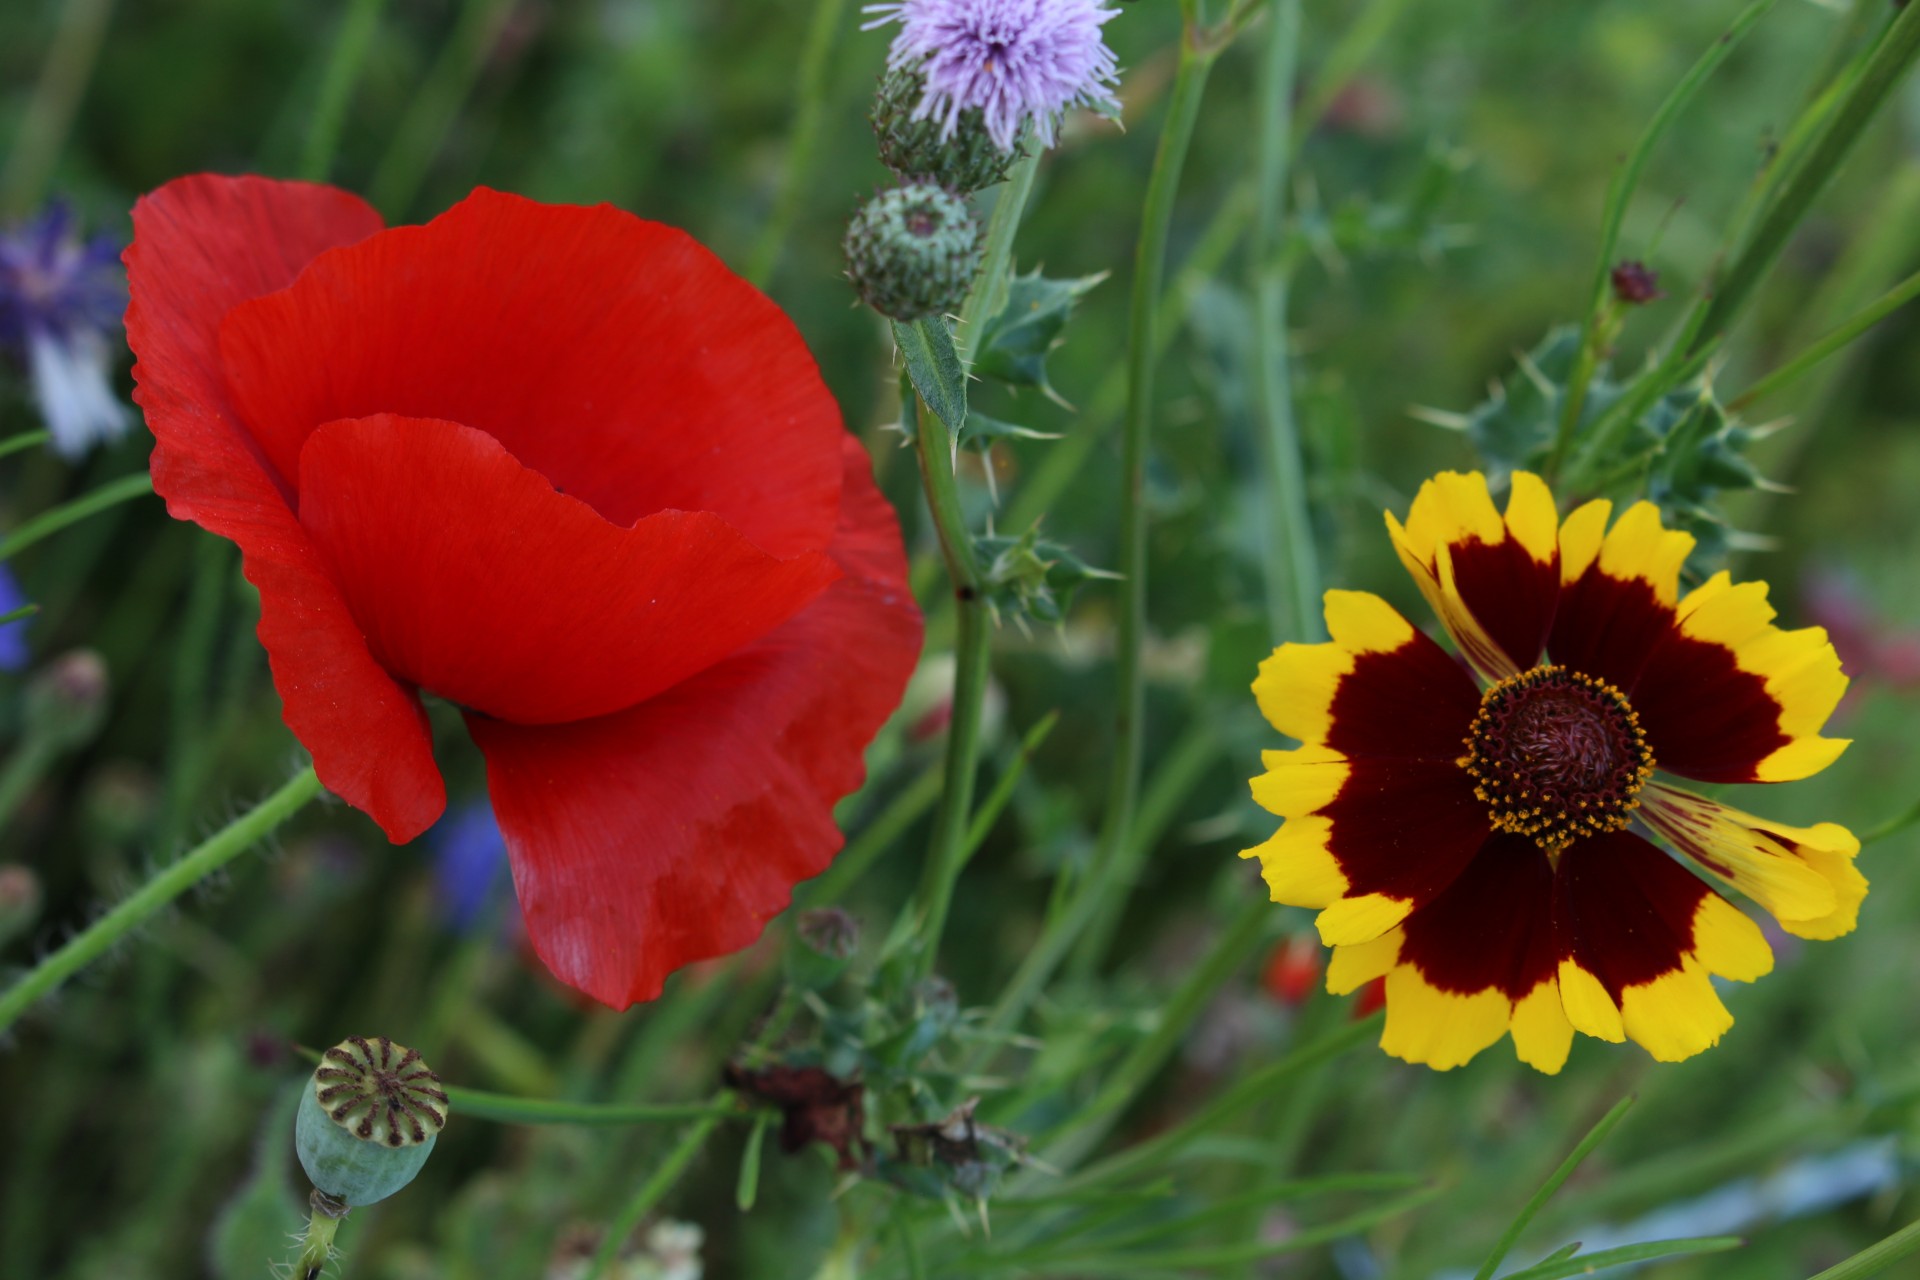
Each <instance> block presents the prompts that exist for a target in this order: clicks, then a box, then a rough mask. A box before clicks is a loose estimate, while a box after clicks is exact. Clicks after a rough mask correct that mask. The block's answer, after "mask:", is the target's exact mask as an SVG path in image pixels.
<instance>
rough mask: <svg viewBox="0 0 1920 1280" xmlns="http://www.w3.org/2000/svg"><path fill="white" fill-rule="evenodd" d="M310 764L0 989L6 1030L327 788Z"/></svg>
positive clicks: (0, 1017) (0, 1027)
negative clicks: (39, 1001)
mask: <svg viewBox="0 0 1920 1280" xmlns="http://www.w3.org/2000/svg"><path fill="white" fill-rule="evenodd" d="M321 790H322V788H321V786H320V779H319V778H318V777H316V776H315V774H314V771H313V766H312V765H308V766H307V767H306V768H304V769H302V770H300V772H298V773H296V774H294V775H293V777H292V778H290V779H288V780H287V782H286V783H285V784H284V785H283V786H281V788H280V789H279V790H278V791H276V792H274V793H273V794H272V795H270V796H268V797H267V798H266V799H265V800H262V801H261V802H260V803H259V804H258V805H256V806H254V808H253V810H252V811H251V812H250V813H246V814H243V815H242V816H240V817H239V818H236V819H234V821H233V822H231V823H229V824H228V825H227V826H226V827H225V828H224V829H223V830H221V831H220V832H218V833H217V834H215V835H214V836H213V837H211V838H210V839H208V840H206V841H205V842H203V843H202V844H201V845H200V846H199V847H198V848H196V849H194V850H193V851H192V852H191V853H189V854H187V855H186V856H185V857H184V858H181V859H180V860H179V861H178V862H175V863H173V864H172V865H170V866H167V867H165V868H163V869H162V870H161V871H160V872H159V874H157V875H155V876H154V877H153V879H151V880H149V881H147V883H146V884H145V885H143V886H142V887H141V888H140V889H139V890H138V891H137V892H136V893H135V894H134V895H133V896H132V897H130V898H128V899H127V900H126V901H125V902H122V903H121V904H120V905H119V906H117V907H115V908H114V909H113V910H112V911H109V912H108V913H107V914H106V915H104V916H102V917H101V918H100V919H99V920H98V921H96V922H95V923H94V924H93V925H92V926H90V927H89V928H87V929H85V930H83V931H81V933H80V934H79V935H78V936H77V937H75V938H74V939H73V940H72V941H70V942H68V943H67V945H66V946H64V947H61V948H60V949H59V950H58V951H56V952H54V953H53V954H52V955H50V956H48V957H47V958H46V959H44V960H42V961H41V962H40V963H39V964H37V965H35V966H34V967H33V968H32V969H30V970H28V971H27V973H26V975H25V976H24V977H22V978H21V979H20V980H19V981H18V982H16V983H14V984H13V985H12V986H11V987H8V988H7V990H6V991H5V992H4V993H0V1032H4V1031H5V1030H6V1029H7V1028H8V1027H10V1026H12V1025H13V1024H14V1023H15V1022H16V1021H18V1020H19V1018H20V1015H21V1014H23V1013H25V1012H26V1011H27V1010H28V1009H29V1008H31V1007H32V1006H33V1004H34V1003H35V1002H36V1001H38V1000H39V999H40V998H41V997H42V996H44V995H47V994H48V993H49V992H51V991H53V989H54V988H56V987H58V986H59V985H60V984H61V983H62V982H65V981H66V980H67V979H68V978H70V977H72V976H73V975H74V974H76V973H78V972H79V971H80V970H81V969H83V968H85V967H86V966H87V965H88V964H91V963H92V962H93V961H95V960H97V959H99V958H100V957H101V956H102V955H104V954H105V953H106V952H107V951H108V950H109V949H110V948H111V947H112V946H113V945H114V944H115V943H117V942H119V941H120V939H122V938H124V937H126V935H127V934H128V933H130V932H132V931H133V929H134V928H136V927H137V926H139V925H140V924H142V923H144V922H145V921H146V920H148V919H149V918H151V917H152V916H153V915H154V914H155V913H156V912H158V911H159V910H160V909H161V908H162V907H164V906H166V905H167V904H168V903H170V902H172V901H173V900H174V899H175V898H178V897H179V896H180V895H181V894H183V893H185V892H186V891H187V890H188V889H191V888H192V887H193V886H194V885H196V884H199V883H200V882H201V881H202V880H204V879H206V878H207V877H208V876H210V875H212V874H213V873H214V872H215V871H218V870H219V869H220V868H221V867H224V866H226V865H227V863H229V862H231V861H233V860H234V859H235V858H237V857H238V856H240V855H241V854H242V853H245V852H246V851H247V850H248V849H251V848H252V847H253V846H254V845H256V844H258V843H259V842H260V841H261V840H262V839H264V838H265V837H266V836H267V835H268V834H269V833H271V832H272V831H273V830H274V829H275V828H276V827H278V826H279V825H280V824H281V823H283V822H285V821H286V820H287V819H288V818H290V817H292V816H293V815H294V814H296V813H298V812H299V811H300V810H301V809H302V808H304V807H305V806H306V805H307V803H308V802H309V801H311V800H313V799H314V798H315V797H317V796H318V795H319V794H320V793H321Z"/></svg>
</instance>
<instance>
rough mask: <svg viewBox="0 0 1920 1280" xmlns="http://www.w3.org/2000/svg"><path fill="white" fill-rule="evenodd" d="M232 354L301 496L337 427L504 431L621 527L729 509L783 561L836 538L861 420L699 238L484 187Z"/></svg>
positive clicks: (356, 254)
mask: <svg viewBox="0 0 1920 1280" xmlns="http://www.w3.org/2000/svg"><path fill="white" fill-rule="evenodd" d="M220 342H221V353H222V356H223V359H224V360H225V363H226V371H227V379H228V383H229V385H230V386H231V387H232V389H233V395H234V400H235V403H236V404H238V405H239V406H240V408H241V410H242V414H243V416H244V418H245V420H246V422H247V424H248V426H249V427H250V428H251V429H252V431H253V433H254V435H255V437H256V438H257V439H258V440H259V441H260V444H261V447H262V448H263V449H264V451H265V452H266V455H267V457H268V458H269V459H271V461H272V462H273V464H274V466H275V467H277V468H279V469H280V470H281V473H282V474H284V475H286V476H288V477H289V479H291V478H292V477H293V476H294V475H295V472H296V470H297V468H298V466H299V459H300V448H301V445H302V444H303V443H304V442H305V440H306V437H307V436H308V434H310V433H311V432H312V431H313V430H314V429H315V428H317V427H319V426H320V424H321V423H324V422H332V421H334V420H336V419H342V418H365V417H371V416H372V415H374V414H377V413H394V414H400V415H404V416H408V417H418V418H440V419H444V420H447V421H450V422H460V423H465V424H466V425H467V426H469V427H474V428H477V429H479V430H481V431H485V432H486V433H488V434H489V435H491V436H493V437H494V438H495V439H497V440H499V441H500V442H501V443H502V444H503V445H505V446H506V447H507V450H508V451H509V452H510V453H512V454H513V456H514V457H516V458H518V459H519V460H520V461H521V462H523V463H524V464H526V465H527V466H529V467H532V468H533V469H534V470H535V471H538V472H540V473H541V474H542V475H544V476H546V477H547V478H548V479H549V480H551V481H552V482H553V484H554V485H555V486H556V487H557V488H559V489H560V490H561V491H562V492H564V493H566V494H568V495H570V496H572V497H575V498H578V499H580V500H581V501H582V502H585V503H586V504H587V505H589V506H591V507H593V508H594V509H595V510H597V511H598V512H599V513H600V514H601V515H603V516H605V517H606V518H607V519H608V520H609V521H611V522H613V523H614V524H617V525H630V524H632V523H633V522H634V521H636V520H638V519H639V518H640V517H642V516H645V515H650V514H652V513H654V512H657V511H666V510H681V511H711V512H714V513H715V514H717V515H720V516H722V517H724V518H725V519H726V521H727V522H728V523H729V524H731V525H732V526H733V527H734V528H736V529H738V530H739V531H740V532H741V533H743V534H745V535H746V536H747V537H748V538H749V539H751V540H752V541H753V542H754V543H756V544H757V545H758V546H759V547H760V548H761V549H762V550H764V551H766V552H767V553H768V554H769V555H775V556H783V557H784V556H791V555H797V554H799V553H801V552H804V551H819V550H821V549H822V548H824V547H825V546H826V545H827V542H828V541H829V539H830V538H831V537H832V536H833V532H834V528H835V522H836V520H837V518H838V513H839V509H840V506H839V504H840V465H839V447H840V446H839V437H840V435H841V434H842V431H841V426H840V414H839V410H838V408H837V406H836V405H835V403H834V401H833V397H832V396H831V394H830V393H829V392H828V391H827V389H826V387H825V385H824V384H823V383H822V382H821V380H820V374H819V370H818V368H817V367H816V366H815V364H814V362H813V357H812V356H811V355H810V354H809V353H808V351H807V348H806V345H805V343H803V342H802V341H801V339H800V335H799V334H798V332H797V331H796V330H795V329H794V327H793V324H792V322H790V321H789V320H788V319H787V318H786V316H785V315H784V314H782V313H781V311H780V309H779V308H778V307H776V306H775V305H774V304H773V303H772V302H770V301H769V300H768V299H767V298H766V297H765V296H764V295H763V294H761V293H760V292H759V291H758V290H756V289H754V288H753V287H752V286H751V285H749V284H747V283H746V282H745V281H743V280H741V279H740V278H739V277H738V276H736V275H734V274H733V273H732V272H731V271H729V270H728V269H727V268H726V266H725V265H724V264H722V263H721V262H720V260H719V259H718V258H716V257H714V256H713V255H712V254H711V253H709V252H708V251H707V250H706V249H704V248H702V247H701V246H700V245H699V244H698V243H696V242H695V241H694V240H693V239H692V238H690V237H689V236H687V235H686V234H684V233H683V232H680V231H677V230H675V229H673V228H671V227H665V226H661V225H659V224H658V223H651V222H643V221H641V220H640V219H639V218H636V217H634V216H632V215H631V214H627V213H623V212H621V211H620V210H618V209H614V208H612V207H611V206H609V205H598V206H595V207H593V208H580V207H575V206H566V205H543V204H537V203H535V202H533V201H530V200H525V199H522V198H520V197H518V196H511V195H505V194H502V193H500V192H497V191H488V190H486V189H484V188H482V189H480V190H477V191H475V192H474V193H473V194H472V195H471V196H469V197H468V198H467V199H466V200H464V201H462V202H461V203H460V204H458V205H455V206H454V207H453V208H452V209H450V210H448V211H447V212H446V213H444V214H442V215H441V216H440V217H438V218H435V219H434V220H433V221H432V222H430V223H428V224H427V225H425V226H421V227H398V228H395V229H393V230H391V231H386V232H383V233H381V234H380V235H377V236H373V237H371V238H369V239H367V240H365V241H363V242H361V243H360V244H357V245H354V246H353V247H352V248H349V249H343V250H340V251H338V252H335V253H330V254H326V255H324V256H322V257H321V258H319V259H318V260H317V261H315V262H314V263H313V264H312V266H311V267H310V268H309V269H308V270H307V271H306V272H305V273H304V274H302V275H301V277H300V278H299V280H297V281H296V282H294V284H293V285H292V287H290V288H288V289H286V290H284V291H283V292H280V293H277V294H274V295H272V296H270V297H264V298H260V299H258V300H256V301H254V302H250V303H248V304H247V305H246V306H244V307H240V308H238V309H236V310H235V312H234V313H233V315H232V316H231V317H229V318H228V320H227V322H226V324H225V326H224V328H223V329H222V332H221V338H220Z"/></svg>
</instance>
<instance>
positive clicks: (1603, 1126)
mask: <svg viewBox="0 0 1920 1280" xmlns="http://www.w3.org/2000/svg"><path fill="white" fill-rule="evenodd" d="M1632 1105H1633V1095H1632V1094H1628V1095H1627V1096H1626V1097H1624V1098H1622V1099H1620V1101H1618V1102H1616V1103H1614V1104H1613V1110H1611V1111H1609V1112H1607V1114H1606V1115H1604V1116H1602V1117H1600V1123H1599V1124H1596V1125H1594V1126H1593V1128H1591V1129H1589V1130H1587V1136H1586V1137H1584V1138H1582V1139H1580V1145H1579V1146H1577V1147H1575V1148H1574V1149H1573V1154H1572V1155H1570V1156H1568V1157H1567V1158H1566V1159H1565V1160H1563V1161H1561V1162H1560V1167H1559V1168H1558V1169H1555V1170H1554V1171H1553V1174H1552V1176H1550V1177H1549V1178H1548V1179H1547V1180H1546V1181H1545V1182H1544V1183H1542V1184H1541V1185H1540V1189H1539V1190H1538V1191H1536V1192H1534V1193H1533V1198H1532V1199H1530V1200H1528V1201H1527V1203H1526V1204H1525V1205H1524V1206H1523V1207H1522V1208H1521V1210H1520V1214H1519V1216H1518V1217H1516V1218H1515V1219H1514V1220H1513V1222H1512V1223H1511V1224H1510V1225H1509V1226H1508V1227H1507V1229H1506V1232H1505V1233H1504V1234H1503V1235H1501V1237H1500V1239H1499V1242H1498V1243H1496V1244H1495V1245H1494V1246H1493V1252H1492V1253H1490V1254H1488V1255H1487V1260H1486V1261H1485V1262H1483V1263H1481V1264H1480V1270H1479V1271H1478V1272H1476V1273H1475V1275H1474V1280H1492V1276H1493V1273H1494V1272H1495V1271H1496V1270H1497V1269H1498V1268H1499V1266H1500V1263H1501V1262H1502V1261H1504V1260H1505V1258H1506V1256H1507V1253H1508V1252H1509V1251H1510V1250H1511V1249H1512V1248H1513V1245H1514V1242H1515V1241H1516V1240H1518V1239H1519V1238H1520V1233H1521V1232H1523V1231H1525V1230H1526V1229H1527V1224H1528V1223H1530V1222H1532V1221H1533V1219H1534V1215H1535V1214H1537V1213H1539V1212H1540V1210H1541V1209H1542V1208H1543V1207H1544V1206H1545V1205H1546V1203H1547V1201H1548V1200H1551V1199H1552V1198H1553V1193H1554V1192H1556V1191H1558V1190H1559V1189H1560V1185H1561V1184H1562V1183H1564V1182H1565V1181H1566V1180H1567V1179H1568V1178H1569V1177H1571V1176H1572V1175H1573V1171H1574V1170H1575V1169H1578V1168H1579V1167H1580V1162H1581V1161H1582V1160H1585V1159H1586V1158H1587V1156H1588V1155H1590V1154H1591V1153H1592V1151H1593V1149H1594V1148H1595V1147H1597V1146H1599V1145H1600V1144H1601V1143H1602V1142H1604V1141H1605V1140H1606V1137H1607V1135H1608V1134H1609V1133H1612V1132H1613V1127H1614V1126H1615V1125H1617V1124H1619V1123H1620V1118H1621V1117H1622V1116H1624V1115H1626V1114H1627V1108H1629V1107H1631V1106H1632ZM1570 1274H1571V1273H1570Z"/></svg>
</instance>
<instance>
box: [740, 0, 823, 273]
mask: <svg viewBox="0 0 1920 1280" xmlns="http://www.w3.org/2000/svg"><path fill="white" fill-rule="evenodd" d="M846 8H847V0H816V2H815V4H814V8H813V20H812V22H810V23H809V24H808V25H807V42H806V45H805V46H804V47H803V48H802V50H801V52H800V76H799V79H798V81H797V82H796V83H795V86H794V104H793V134H792V136H791V137H790V138H789V139H788V140H787V159H786V167H785V170H784V171H783V172H782V173H781V175H780V190H779V192H778V194H776V195H775V196H774V198H773V212H772V213H771V214H769V215H768V217H767V223H766V226H765V227H764V228H763V229H762V230H761V232H760V238H759V239H758V240H756V241H755V242H754V245H753V252H752V253H751V254H750V255H749V256H748V258H747V269H746V270H745V271H744V272H743V273H742V274H743V275H745V276H746V278H747V279H748V280H749V281H750V282H752V283H753V285H754V286H755V287H756V288H761V289H764V288H766V287H767V283H768V282H769V281H771V280H772V279H773V273H774V272H775V271H776V270H777V269H778V268H779V266H780V254H781V252H782V251H783V250H784V249H785V248H786V246H787V238H788V237H789V236H790V235H792V234H793V224H794V220H795V219H796V218H798V217H799V216H800V202H801V201H802V200H803V199H804V198H805V197H806V193H807V189H808V184H807V176H808V174H810V173H811V172H812V170H813V158H814V153H815V152H817V151H818V150H819V149H820V126H821V124H822V122H823V121H824V120H825V119H826V114H827V94H828V90H829V89H831V87H832V86H831V84H830V83H829V80H828V76H827V72H828V71H829V70H830V69H831V67H832V65H833V54H834V50H835V49H837V48H839V46H840V31H841V28H842V27H844V26H845V25H846V24H845V21H844V18H845V16H846Z"/></svg>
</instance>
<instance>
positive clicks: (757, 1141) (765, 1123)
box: [733, 1111, 773, 1213]
mask: <svg viewBox="0 0 1920 1280" xmlns="http://www.w3.org/2000/svg"><path fill="white" fill-rule="evenodd" d="M772 1126H773V1112H771V1111H765V1112H762V1113H761V1115H760V1118H759V1119H758V1120H756V1121H754V1123H753V1128H752V1129H750V1130H748V1131H747V1145H746V1149H745V1150H744V1151H742V1152H741V1153H740V1181H739V1182H738V1183H737V1184H735V1186H734V1191H733V1202H734V1203H735V1204H737V1205H739V1206H740V1212H742V1213H747V1212H749V1211H751V1210H752V1208H753V1203H754V1201H755V1200H757V1199H759V1197H760V1149H761V1148H762V1147H764V1146H765V1145H766V1142H767V1130H768V1129H769V1128H771V1127H772Z"/></svg>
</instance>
